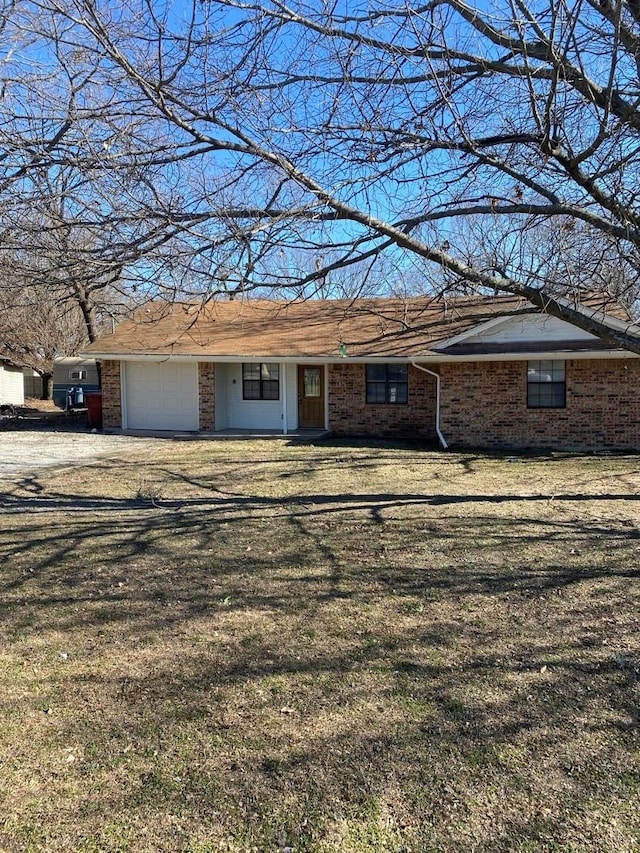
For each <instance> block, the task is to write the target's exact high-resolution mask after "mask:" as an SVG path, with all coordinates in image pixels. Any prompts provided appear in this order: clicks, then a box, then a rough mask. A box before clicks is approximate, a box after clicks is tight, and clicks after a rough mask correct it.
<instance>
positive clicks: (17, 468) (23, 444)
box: [0, 430, 154, 480]
mask: <svg viewBox="0 0 640 853" xmlns="http://www.w3.org/2000/svg"><path fill="white" fill-rule="evenodd" d="M153 442H154V439H148V438H136V437H133V436H126V435H103V434H101V433H88V432H51V431H48V430H19V431H15V432H14V431H10V430H7V431H1V432H0V480H8V479H13V478H15V477H16V475H20V474H25V473H29V472H32V471H36V470H38V469H39V468H46V467H52V466H57V465H66V464H77V463H78V462H90V461H92V460H93V459H100V458H101V457H103V456H112V455H114V454H117V453H119V452H120V451H125V450H132V449H134V448H143V447H149V445H150V444H151V443H153Z"/></svg>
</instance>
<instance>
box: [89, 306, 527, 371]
mask: <svg viewBox="0 0 640 853" xmlns="http://www.w3.org/2000/svg"><path fill="white" fill-rule="evenodd" d="M532 310H534V309H533V308H532V306H531V305H529V304H528V303H527V302H525V301H524V300H522V299H517V298H515V297H500V298H479V297H463V298H457V299H454V300H449V299H446V300H445V299H440V298H426V297H425V298H411V299H358V300H304V301H292V302H286V301H272V300H265V299H245V300H233V301H231V300H226V301H220V300H212V301H210V302H208V303H207V304H205V305H200V304H185V303H176V304H169V303H150V304H149V305H147V306H145V307H144V308H142V309H140V310H139V311H137V312H136V314H135V315H134V316H133V318H132V319H131V320H127V321H125V322H123V323H122V324H121V325H120V326H118V328H117V329H116V331H115V332H114V333H113V334H111V335H106V336H104V337H103V338H100V340H98V341H97V342H96V343H94V344H92V345H91V346H89V347H87V348H86V350H85V352H86V353H87V354H94V355H99V356H103V357H109V356H111V357H114V358H117V357H118V356H124V355H160V356H170V355H173V356H194V357H203V358H204V357H209V358H210V357H224V356H227V357H229V356H231V357H237V358H269V359H277V358H287V357H294V358H336V357H339V356H340V355H341V354H344V347H346V352H347V354H348V355H349V356H351V357H360V358H362V357H386V358H393V357H400V358H401V357H407V356H409V355H411V356H416V355H422V354H425V353H428V352H429V351H430V350H431V349H432V348H433V347H434V346H436V345H437V344H438V343H439V342H441V341H445V340H447V339H449V338H451V337H453V336H455V335H459V334H461V333H463V332H465V331H467V330H470V329H472V328H474V327H475V326H477V325H479V324H481V323H484V322H486V321H488V320H492V319H494V318H496V317H499V316H502V315H513V314H516V313H521V312H526V313H529V312H531V311H532ZM341 345H344V346H343V349H342V353H341Z"/></svg>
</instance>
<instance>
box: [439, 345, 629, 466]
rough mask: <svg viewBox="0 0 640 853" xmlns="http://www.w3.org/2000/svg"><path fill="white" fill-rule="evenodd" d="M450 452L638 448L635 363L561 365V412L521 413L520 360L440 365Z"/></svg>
mask: <svg viewBox="0 0 640 853" xmlns="http://www.w3.org/2000/svg"><path fill="white" fill-rule="evenodd" d="M439 372H440V375H441V378H442V385H441V395H442V404H441V429H442V433H443V434H444V437H445V439H446V440H447V442H449V444H450V445H452V446H453V447H456V446H457V447H477V448H496V449H499V448H510V447H513V448H517V447H521V448H524V447H532V448H535V447H545V448H556V449H587V450H588V449H605V448H606V449H610V450H637V449H640V359H610V360H604V359H602V360H591V359H584V360H582V359H574V360H567V361H566V362H565V378H566V387H567V396H566V408H564V409H528V408H527V362H526V361H510V362H477V363H459V364H441V365H440V366H439Z"/></svg>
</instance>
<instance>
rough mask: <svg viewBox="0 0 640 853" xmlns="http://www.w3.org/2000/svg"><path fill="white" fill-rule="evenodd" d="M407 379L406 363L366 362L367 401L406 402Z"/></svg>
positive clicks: (407, 392)
mask: <svg viewBox="0 0 640 853" xmlns="http://www.w3.org/2000/svg"><path fill="white" fill-rule="evenodd" d="M408 379H409V376H408V367H407V365H406V364H368V365H367V403H389V404H401V403H406V402H407V401H408V397H409V382H408Z"/></svg>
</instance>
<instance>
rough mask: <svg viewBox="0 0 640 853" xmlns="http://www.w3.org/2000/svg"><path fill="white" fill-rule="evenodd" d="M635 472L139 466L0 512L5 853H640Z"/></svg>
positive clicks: (313, 456) (288, 452) (186, 454)
mask: <svg viewBox="0 0 640 853" xmlns="http://www.w3.org/2000/svg"><path fill="white" fill-rule="evenodd" d="M639 486H640V458H638V457H635V456H607V457H597V456H549V457H544V456H539V457H532V458H526V457H497V456H494V457H491V456H482V455H474V454H438V453H434V452H431V451H426V450H420V449H412V448H407V447H400V446H398V447H393V446H385V445H382V444H381V445H379V446H375V445H373V446H360V447H359V446H357V445H356V444H355V443H354V444H347V443H340V442H333V443H331V442H327V443H324V444H318V445H317V446H300V445H298V446H296V445H292V446H289V445H287V444H285V443H280V442H233V443H227V442H219V443H218V442H205V441H202V442H201V441H194V442H183V443H175V442H159V441H150V443H149V451H148V452H147V453H145V454H144V455H137V456H133V455H129V456H127V457H123V458H122V459H120V460H116V461H110V462H104V461H103V462H100V463H98V464H93V465H90V466H86V467H78V468H72V469H65V470H64V471H62V470H60V471H58V472H53V471H46V472H43V473H42V474H41V475H40V476H39V477H37V478H36V477H33V476H32V477H29V478H26V479H25V480H24V481H22V482H21V483H19V484H6V483H5V484H3V485H0V503H1V504H2V513H1V514H0V554H1V555H2V558H3V559H2V562H1V565H0V577H1V579H2V596H1V599H0V611H1V616H2V618H1V621H0V850H2V851H47V853H49V851H63V850H64V851H87V853H88V851H131V852H132V853H133V852H134V851H135V853H147V852H148V853H151V852H152V851H154V853H155V851H190V853H213V851H228V853H245V851H273V853H278V851H279V850H280V851H283V850H285V849H286V848H287V847H289V848H292V850H293V853H304V851H313V852H314V853H315V851H318V853H349V851H353V853H374V851H375V853H377V852H378V851H385V853H387V851H397V853H400V851H416V853H418V851H419V853H430V851H438V853H454V851H455V853H458V851H460V853H462V851H465V852H466V851H478V853H489V851H491V853H502V851H572V853H579V851H594V852H595V851H598V852H599V853H600V852H602V853H626V852H627V851H628V853H631V851H636V853H637V851H638V850H640V739H639V729H638V715H639V708H640V637H639V627H640V608H639V605H640V586H639V583H638V581H639V576H640V565H639V550H640V549H639V545H640V538H639V535H640V534H639V525H640V511H639V507H638V500H637V494H638V488H639Z"/></svg>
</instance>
